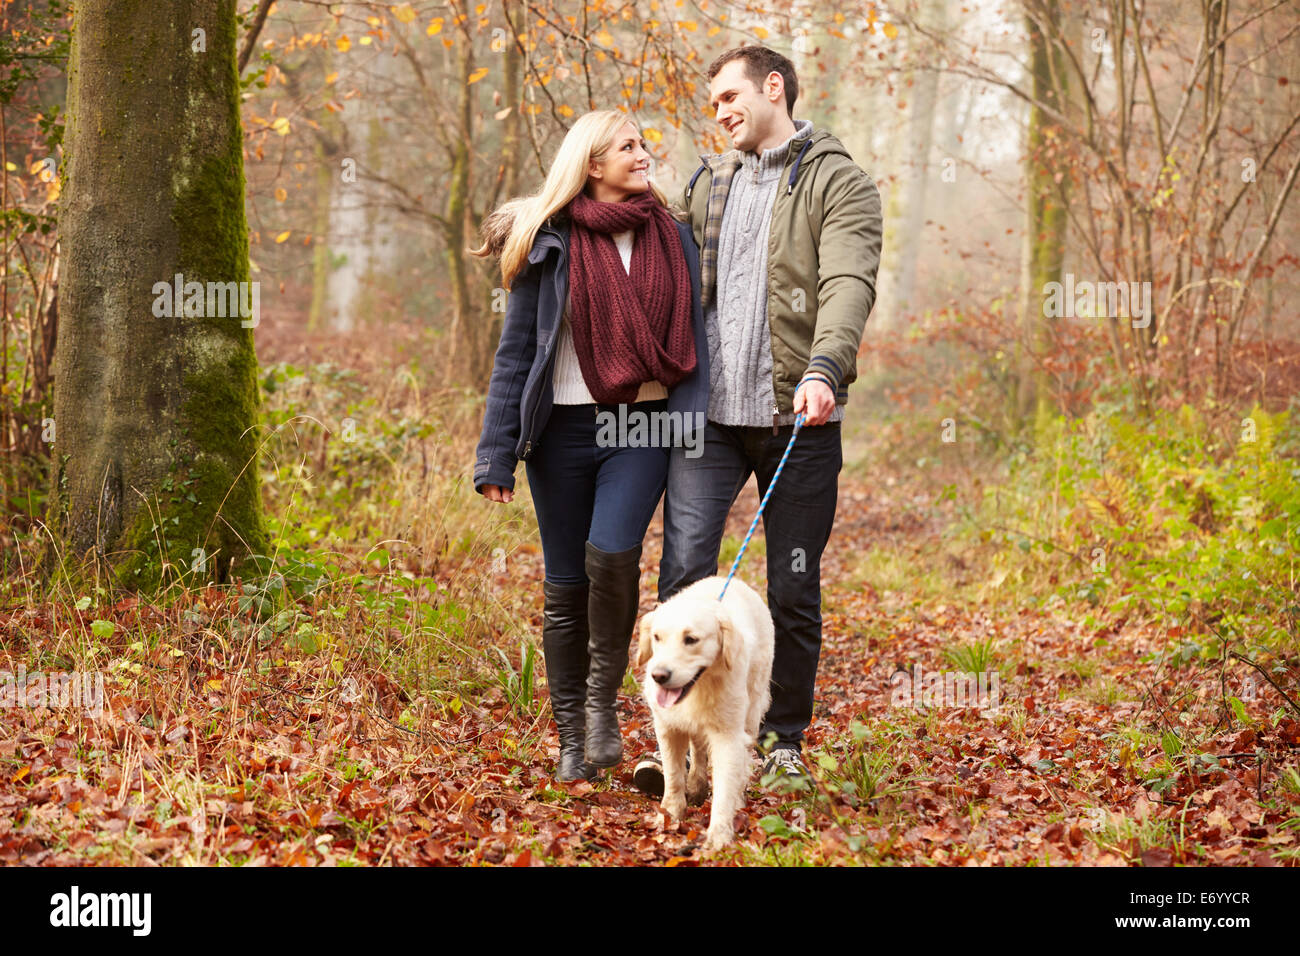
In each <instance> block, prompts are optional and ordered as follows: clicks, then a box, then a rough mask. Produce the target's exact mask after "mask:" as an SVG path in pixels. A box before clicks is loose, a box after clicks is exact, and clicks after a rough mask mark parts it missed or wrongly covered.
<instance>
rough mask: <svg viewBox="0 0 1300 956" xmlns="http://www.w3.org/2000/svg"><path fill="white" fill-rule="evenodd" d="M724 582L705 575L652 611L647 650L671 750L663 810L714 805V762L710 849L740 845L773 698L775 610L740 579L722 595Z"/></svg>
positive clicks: (660, 733)
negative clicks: (740, 825)
mask: <svg viewBox="0 0 1300 956" xmlns="http://www.w3.org/2000/svg"><path fill="white" fill-rule="evenodd" d="M724 581H725V579H724V578H720V577H712V578H705V579H704V580H703V581H697V582H696V583H695V584H692V585H691V586H690V587H688V588H685V589H684V590H682V591H680V592H678V593H677V594H675V595H674V596H673V597H672V598H670V599H669V600H668V601H665V602H664V603H663V604H660V605H659V606H658V607H656V608H655V609H654V610H653V611H651V612H650V613H649V614H647V615H646V616H645V617H643V618H642V619H641V630H640V643H639V645H638V653H637V667H638V668H640V667H644V668H645V678H644V681H643V683H642V692H643V693H644V694H645V699H646V702H647V703H648V704H649V705H650V713H651V714H652V715H653V716H654V722H655V736H656V737H658V739H659V751H660V753H661V754H662V756H663V764H664V796H663V801H662V806H663V808H664V809H665V810H667V811H668V813H669V814H671V815H672V817H673V819H675V820H681V819H682V817H683V816H684V814H685V812H686V803H687V800H688V799H689V800H690V802H691V803H696V804H698V803H703V802H704V798H705V797H706V796H707V795H708V792H709V765H710V764H712V766H713V810H712V813H711V814H710V816H709V830H708V834H707V837H706V839H705V843H704V850H705V852H712V851H714V850H718V849H720V848H721V847H724V846H726V845H727V844H728V843H730V842H731V839H732V825H733V821H734V819H735V816H736V812H737V811H738V810H740V808H741V807H743V806H744V804H745V788H746V786H748V784H749V775H750V749H751V747H752V745H753V743H754V740H755V738H756V737H757V736H758V727H759V722H760V721H761V720H762V719H763V714H764V713H766V712H767V706H768V704H769V703H770V701H771V688H770V681H771V678H772V651H773V646H774V645H773V641H774V631H773V627H772V615H771V614H770V613H769V612H768V610H767V606H766V605H765V604H764V603H763V600H762V598H760V597H759V596H758V595H757V594H755V593H754V590H753V589H752V588H751V587H749V586H748V585H747V584H745V582H744V581H741V580H740V579H739V578H733V579H732V582H731V585H730V586H729V587H728V588H727V595H726V597H725V598H723V599H722V600H721V601H719V600H718V594H719V593H721V591H722V586H723V583H724ZM688 745H689V747H690V753H691V771H690V777H689V779H688V778H687V773H686V750H687V746H688Z"/></svg>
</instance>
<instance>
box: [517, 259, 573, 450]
mask: <svg viewBox="0 0 1300 956" xmlns="http://www.w3.org/2000/svg"><path fill="white" fill-rule="evenodd" d="M568 300H569V286H568V280H567V277H566V280H565V286H564V301H565V305H566V306H567V305H568ZM563 321H564V307H563V306H562V307H561V309H560V322H561V323H562V322H563ZM559 337H560V324H559V323H556V326H555V331H553V332H552V333H551V339H550V341H549V342H547V343H546V366H545V369H544V371H543V372H542V376H543V379H545V377H546V376H549V375H550V374H551V364H552V363H553V362H554V361H555V343H556V341H557V340H558V339H559ZM535 421H537V406H536V405H533V413H532V415H530V416H529V418H528V430H527V431H526V432H525V434H528V435H531V434H532V433H533V422H535ZM532 450H533V443H532V441H531V440H528V441H525V442H524V453H523V454H522V455H521V456H520V457H519V460H520V461H527V460H528V456H529V455H530V454H531V453H532Z"/></svg>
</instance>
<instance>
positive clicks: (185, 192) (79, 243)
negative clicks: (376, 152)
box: [49, 0, 267, 589]
mask: <svg viewBox="0 0 1300 956" xmlns="http://www.w3.org/2000/svg"><path fill="white" fill-rule="evenodd" d="M198 31H202V32H201V33H199V32H198ZM235 44H236V23H235V3H234V0H171V2H169V3H167V4H161V5H159V4H153V3H146V2H143V0H82V2H79V3H78V4H77V5H76V8H75V19H74V24H73V43H72V56H71V59H70V63H69V77H68V127H67V129H68V132H67V137H66V142H67V145H68V148H69V151H70V159H69V161H68V163H67V164H65V167H64V169H65V182H64V189H63V204H62V209H61V214H60V221H59V229H60V238H61V243H62V251H63V255H64V267H63V268H64V272H63V281H62V282H61V283H60V287H59V308H60V319H61V322H62V327H61V328H60V337H59V346H58V354H57V355H56V376H55V399H54V400H55V425H56V429H57V433H56V438H55V446H54V447H55V450H56V452H57V453H58V462H59V467H58V470H57V476H56V479H55V482H56V484H55V489H54V490H55V494H54V495H52V497H51V502H52V504H51V514H50V516H49V518H50V523H51V525H52V526H53V527H54V528H55V530H56V535H55V537H56V540H59V541H60V542H61V544H62V545H63V548H64V551H65V556H66V557H69V558H72V559H82V558H85V557H88V556H93V557H95V558H96V559H97V561H98V563H99V565H100V566H101V567H107V568H110V569H111V570H112V571H113V572H114V574H115V576H116V578H117V580H118V581H119V582H120V583H122V584H125V585H127V586H130V587H139V588H146V589H147V588H153V587H155V586H157V585H158V584H159V583H165V582H166V581H167V580H168V579H169V573H185V574H187V575H188V574H190V573H191V572H193V573H194V575H195V576H196V577H198V578H207V579H215V580H218V581H224V580H228V579H229V578H230V576H231V573H232V570H234V569H238V568H241V567H243V566H245V565H246V563H247V561H248V558H249V556H250V555H253V554H259V555H264V554H266V553H267V533H266V528H265V524H264V522H263V518H262V510H261V499H260V489H259V483H258V469H257V448H258V435H257V432H256V429H255V426H256V424H257V413H258V403H259V394H258V384H257V358H256V355H255V352H254V347H253V329H252V328H250V327H245V326H244V325H243V324H242V320H241V317H240V315H239V314H238V311H236V314H234V315H226V316H220V315H216V314H213V313H215V312H216V311H217V310H216V309H214V308H213V305H214V302H213V301H212V300H211V299H210V298H208V297H207V296H206V295H205V297H204V306H203V308H201V309H198V310H197V311H198V312H199V313H201V314H186V310H185V309H184V307H183V303H182V302H174V303H171V306H172V308H171V314H164V315H161V316H160V315H156V314H155V312H156V311H157V310H156V308H155V306H156V304H157V302H158V300H159V294H158V292H157V291H155V284H156V283H167V284H172V283H173V280H174V277H175V276H176V275H178V274H179V275H181V276H183V281H184V282H185V283H191V282H198V283H201V284H203V286H204V288H205V289H206V288H207V287H208V283H231V282H234V283H247V282H248V281H249V265H248V225H247V219H246V216H245V211H244V169H243V152H242V148H243V140H242V133H241V129H240V124H239V82H238V76H237V74H236V68H235ZM245 288H247V287H245ZM250 573H251V569H250Z"/></svg>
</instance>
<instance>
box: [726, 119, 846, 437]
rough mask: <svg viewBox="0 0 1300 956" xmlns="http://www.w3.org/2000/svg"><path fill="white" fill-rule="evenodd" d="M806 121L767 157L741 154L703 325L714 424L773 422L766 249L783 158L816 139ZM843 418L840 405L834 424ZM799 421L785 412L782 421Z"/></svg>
mask: <svg viewBox="0 0 1300 956" xmlns="http://www.w3.org/2000/svg"><path fill="white" fill-rule="evenodd" d="M812 131H813V125H812V123H811V122H809V121H808V120H796V121H795V133H794V136H792V137H791V138H790V139H788V140H786V141H785V142H784V143H782V144H781V145H779V146H774V147H773V148H771V149H766V150H764V151H763V155H762V156H757V155H755V154H754V153H744V154H743V155H742V156H741V167H740V169H738V170H737V171H736V176H735V178H734V179H733V180H732V181H731V189H730V191H729V192H728V193H727V206H726V208H725V209H724V210H723V212H722V231H721V234H720V235H719V238H718V290H717V295H716V296H714V299H713V302H712V303H711V304H710V306H709V308H708V310H707V312H706V314H705V317H704V324H705V328H706V330H707V332H708V336H709V361H710V368H711V370H712V375H711V376H710V388H709V420H710V421H713V422H717V423H718V424H720V425H747V426H751V427H757V426H770V425H771V424H772V408H773V405H774V401H773V394H772V339H771V331H770V329H769V327H768V324H767V247H768V230H769V228H770V227H771V224H772V204H773V203H774V202H775V201H776V194H777V189H778V187H779V186H780V183H781V174H782V172H783V171H784V169H785V163H786V159H787V158H788V157H789V155H790V150H791V149H792V148H793V149H795V150H798V149H799V147H800V146H802V145H803V141H804V138H805V137H807V136H810V135H812ZM843 417H844V407H843V406H841V405H836V406H835V411H834V412H832V413H831V416H830V419H829V420H830V421H833V422H837V421H840V420H841V419H842V418H843ZM793 422H794V413H793V412H785V413H784V414H782V415H781V416H780V417H779V418H778V419H777V424H780V425H789V424H792V423H793Z"/></svg>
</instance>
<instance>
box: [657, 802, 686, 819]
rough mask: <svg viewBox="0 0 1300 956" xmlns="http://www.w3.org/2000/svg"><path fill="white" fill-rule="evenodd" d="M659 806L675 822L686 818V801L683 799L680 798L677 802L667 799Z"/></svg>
mask: <svg viewBox="0 0 1300 956" xmlns="http://www.w3.org/2000/svg"><path fill="white" fill-rule="evenodd" d="M659 806H660V807H662V808H663V810H664V812H665V813H667V814H668V815H669V816H670V817H672V818H673V819H674V820H682V819H683V818H685V816H686V801H685V800H683V799H681V797H678V798H677V799H675V800H670V799H668V798H667V797H665V798H664V800H663V801H662V802H661V803H660V804H659Z"/></svg>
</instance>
